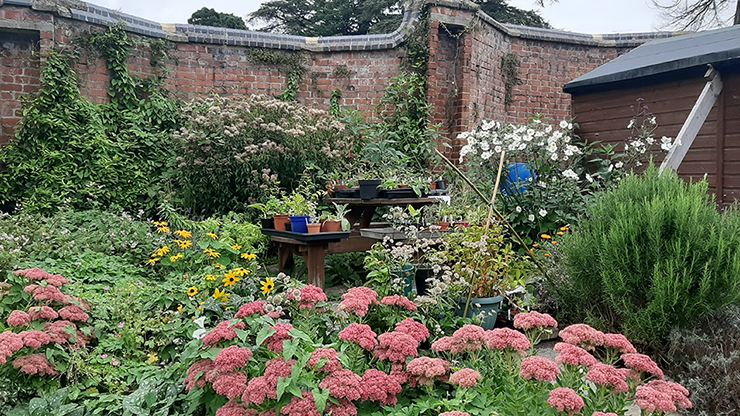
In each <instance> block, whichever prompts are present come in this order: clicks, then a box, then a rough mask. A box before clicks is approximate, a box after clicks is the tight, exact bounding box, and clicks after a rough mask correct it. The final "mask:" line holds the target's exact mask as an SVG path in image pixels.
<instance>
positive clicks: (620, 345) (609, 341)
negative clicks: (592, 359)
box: [604, 334, 637, 354]
mask: <svg viewBox="0 0 740 416" xmlns="http://www.w3.org/2000/svg"><path fill="white" fill-rule="evenodd" d="M604 347H606V348H612V349H614V350H617V351H619V352H620V353H621V354H636V353H637V350H636V349H635V347H634V346H633V345H632V343H631V342H630V341H629V340H628V339H627V337H625V336H624V335H622V334H604Z"/></svg>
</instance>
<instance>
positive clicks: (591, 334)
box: [560, 324, 604, 351]
mask: <svg viewBox="0 0 740 416" xmlns="http://www.w3.org/2000/svg"><path fill="white" fill-rule="evenodd" d="M560 338H562V339H563V341H565V342H567V343H568V344H573V345H577V346H579V347H581V348H583V349H585V350H589V351H590V350H593V349H594V348H595V347H599V346H602V345H604V333H603V332H601V331H597V330H596V329H593V328H591V327H590V326H588V325H586V324H574V325H571V326H569V327H567V328H565V329H563V330H562V331H560Z"/></svg>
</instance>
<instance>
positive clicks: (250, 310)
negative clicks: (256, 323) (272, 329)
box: [234, 300, 267, 319]
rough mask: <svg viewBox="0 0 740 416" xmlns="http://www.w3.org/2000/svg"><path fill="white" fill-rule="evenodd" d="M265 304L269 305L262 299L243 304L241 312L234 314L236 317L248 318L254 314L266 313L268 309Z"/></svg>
mask: <svg viewBox="0 0 740 416" xmlns="http://www.w3.org/2000/svg"><path fill="white" fill-rule="evenodd" d="M265 305H267V302H263V301H261V300H260V301H257V302H252V303H247V304H246V305H242V306H241V308H239V312H237V313H236V316H234V319H239V318H246V317H248V316H252V315H254V314H260V315H266V314H267V310H265Z"/></svg>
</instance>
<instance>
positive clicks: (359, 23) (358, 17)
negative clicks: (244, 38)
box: [249, 0, 550, 36]
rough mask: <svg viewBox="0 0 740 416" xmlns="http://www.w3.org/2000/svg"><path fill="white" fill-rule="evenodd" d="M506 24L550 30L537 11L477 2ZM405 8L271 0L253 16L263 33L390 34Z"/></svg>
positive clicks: (384, 3) (390, 1)
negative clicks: (260, 25) (261, 26)
mask: <svg viewBox="0 0 740 416" xmlns="http://www.w3.org/2000/svg"><path fill="white" fill-rule="evenodd" d="M473 1H474V2H475V3H477V4H479V5H480V6H481V9H482V10H483V11H484V12H485V13H486V14H488V15H489V16H491V17H493V18H494V19H496V20H498V21H500V22H502V23H514V24H520V25H525V26H535V27H550V26H549V25H548V24H547V22H545V20H544V19H542V17H541V16H539V15H538V14H537V13H536V12H534V11H527V10H521V9H518V8H516V7H513V6H509V5H508V4H506V0H473ZM402 12H403V7H402V5H401V2H399V1H397V0H269V1H266V2H265V3H262V5H261V6H260V8H259V9H257V10H256V11H255V12H253V13H251V14H250V15H249V22H259V23H261V24H263V25H264V27H263V28H262V29H260V30H264V31H268V32H273V31H274V32H279V33H287V34H290V35H298V36H334V35H364V34H368V33H390V32H392V31H393V30H395V29H397V28H398V26H399V25H400V24H401V19H402Z"/></svg>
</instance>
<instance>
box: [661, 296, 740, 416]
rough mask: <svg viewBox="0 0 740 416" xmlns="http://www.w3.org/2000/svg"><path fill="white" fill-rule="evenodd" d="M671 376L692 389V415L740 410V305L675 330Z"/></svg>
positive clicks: (670, 359) (668, 358) (725, 413)
mask: <svg viewBox="0 0 740 416" xmlns="http://www.w3.org/2000/svg"><path fill="white" fill-rule="evenodd" d="M666 359H667V362H668V363H670V366H671V368H669V374H670V376H671V377H672V378H673V379H675V380H676V381H677V382H680V383H681V384H683V385H684V386H685V387H686V388H687V389H689V390H690V391H691V401H692V402H693V404H694V409H697V410H696V411H692V412H691V413H692V414H707V413H709V414H717V415H731V414H735V413H736V412H737V409H740V394H738V392H740V378H738V376H737V375H738V374H739V373H740V307H738V306H737V305H733V306H730V307H729V308H726V309H724V310H722V311H718V313H717V314H713V315H711V316H709V317H708V318H706V319H702V320H701V321H700V322H699V323H697V324H696V325H694V326H693V327H692V328H690V329H687V330H677V331H674V332H672V333H671V336H670V344H669V352H668V354H667V356H666Z"/></svg>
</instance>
